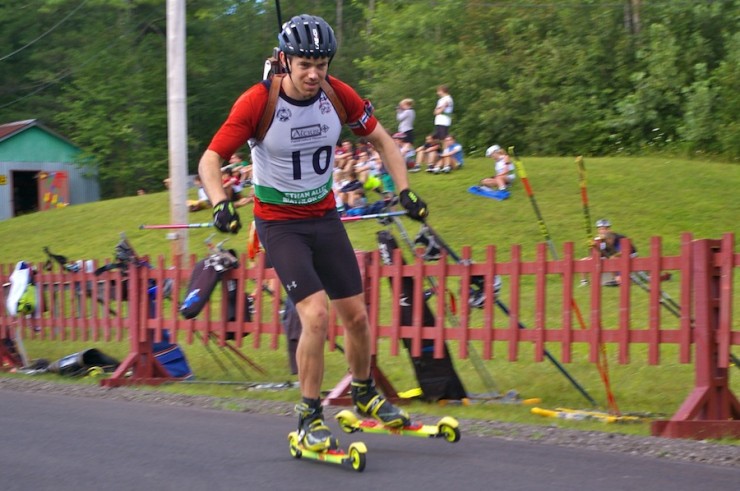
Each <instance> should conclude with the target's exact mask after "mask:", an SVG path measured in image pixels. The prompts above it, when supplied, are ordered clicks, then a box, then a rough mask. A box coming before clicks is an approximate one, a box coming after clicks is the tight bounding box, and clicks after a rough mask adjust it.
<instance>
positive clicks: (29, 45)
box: [0, 0, 88, 61]
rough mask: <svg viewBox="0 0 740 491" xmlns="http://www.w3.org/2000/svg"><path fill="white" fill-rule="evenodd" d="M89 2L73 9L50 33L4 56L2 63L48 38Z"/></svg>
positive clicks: (0, 59)
mask: <svg viewBox="0 0 740 491" xmlns="http://www.w3.org/2000/svg"><path fill="white" fill-rule="evenodd" d="M87 1H88V0H82V3H81V4H79V5H78V6H77V7H75V8H74V9H72V11H71V12H70V13H68V14H67V15H66V16H65V17H64V18H63V19H62V20H60V21H59V22H57V23H56V24H54V26H52V27H51V29H49V30H48V31H46V32H45V33H43V34H42V35H40V36H39V37H37V38H36V39H34V40H33V41H31V42H30V43H28V44H26V45H25V46H21V47H20V48H18V49H17V50H15V51H13V52H12V53H9V54H7V55H5V56H3V57H2V58H0V61H5V60H7V59H8V58H10V57H11V56H13V55H15V54H18V53H20V52H21V51H23V50H24V49H26V48H29V47H31V46H32V45H33V44H35V43H36V42H37V41H40V40H41V39H43V38H45V37H46V36H48V35H49V34H51V33H52V32H53V31H54V30H56V28H57V27H59V26H61V25H62V24H64V23H65V22H66V21H67V19H69V18H70V17H72V16H73V15H74V14H75V13H76V12H77V11H78V10H80V9H81V8H82V7H83V6H84V5H85V4H86V3H87Z"/></svg>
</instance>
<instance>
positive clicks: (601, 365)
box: [509, 147, 620, 414]
mask: <svg viewBox="0 0 740 491" xmlns="http://www.w3.org/2000/svg"><path fill="white" fill-rule="evenodd" d="M509 155H511V158H512V159H513V160H514V166H515V167H516V171H517V175H518V176H519V178H520V180H521V181H522V184H523V185H524V190H525V191H526V193H527V196H528V197H529V201H530V203H531V204H532V209H533V210H534V214H535V216H536V218H537V223H538V225H539V227H540V232H541V233H542V236H543V237H544V239H545V242H546V243H547V246H548V248H549V249H550V253H551V254H552V257H553V259H555V260H556V261H557V260H558V252H557V249H556V248H555V243H554V242H553V240H552V237H551V236H550V231H549V229H548V228H547V224H546V223H545V219H544V218H543V216H542V212H541V211H540V207H539V206H538V205H537V199H536V198H535V197H534V191H533V190H532V185H531V184H530V182H529V177H527V171H526V170H525V168H524V163H522V161H521V160H519V158H518V157H517V156H516V153H515V152H514V147H509ZM570 305H571V308H572V309H573V312H574V313H575V314H576V319H577V320H578V323H579V325H580V326H581V329H585V328H586V323H585V322H584V320H583V315H582V314H581V309H580V308H579V307H578V304H577V303H576V300H575V298H573V297H571V299H570ZM596 369H597V370H598V372H599V375H600V376H601V380H602V382H603V384H604V390H605V392H606V399H607V402H608V404H609V407H610V408H611V409H612V410H613V411H615V412H616V413H617V414H619V413H620V411H619V407H618V406H617V401H616V399H615V398H614V393H613V392H612V389H611V381H610V379H609V365H608V359H607V355H606V346H605V345H604V343H602V342H599V355H598V358H597V360H596Z"/></svg>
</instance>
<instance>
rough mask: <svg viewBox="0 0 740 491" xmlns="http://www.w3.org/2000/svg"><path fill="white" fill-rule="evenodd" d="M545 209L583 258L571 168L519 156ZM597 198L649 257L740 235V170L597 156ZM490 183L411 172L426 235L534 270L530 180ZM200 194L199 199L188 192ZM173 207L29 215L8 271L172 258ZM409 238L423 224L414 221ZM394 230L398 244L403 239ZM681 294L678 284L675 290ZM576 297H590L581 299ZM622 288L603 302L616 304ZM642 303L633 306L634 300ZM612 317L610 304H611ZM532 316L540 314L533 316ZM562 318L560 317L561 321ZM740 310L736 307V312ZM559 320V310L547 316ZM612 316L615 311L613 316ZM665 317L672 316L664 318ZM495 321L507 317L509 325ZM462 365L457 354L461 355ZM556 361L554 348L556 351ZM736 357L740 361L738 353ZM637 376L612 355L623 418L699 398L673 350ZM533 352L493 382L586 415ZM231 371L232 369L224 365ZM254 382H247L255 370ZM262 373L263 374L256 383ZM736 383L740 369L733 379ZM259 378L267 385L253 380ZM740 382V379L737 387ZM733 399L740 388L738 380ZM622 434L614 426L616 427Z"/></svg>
mask: <svg viewBox="0 0 740 491" xmlns="http://www.w3.org/2000/svg"><path fill="white" fill-rule="evenodd" d="M522 160H523V162H524V164H525V166H526V169H527V174H528V176H529V179H530V182H531V184H532V186H533V189H534V193H535V197H536V199H537V202H538V204H539V207H540V209H541V211H542V214H543V216H544V219H545V221H546V223H547V226H548V228H549V230H550V233H551V235H552V238H553V241H554V242H555V244H556V247H557V248H558V250H559V251H562V244H563V243H564V242H567V241H573V242H575V243H576V250H577V251H578V252H579V253H581V252H583V253H584V254H585V247H584V246H583V242H584V239H585V238H586V236H585V230H584V217H583V211H582V203H581V197H580V188H579V182H578V172H577V168H576V165H575V163H574V158H539V157H532V158H529V157H527V156H522ZM585 164H586V168H587V177H588V180H587V183H588V196H589V201H590V208H591V215H592V221H595V220H596V219H597V218H601V217H607V218H609V219H610V220H611V221H612V223H613V224H614V227H613V228H614V230H615V231H618V232H621V233H624V234H627V235H629V236H630V237H631V238H632V239H633V240H634V241H635V244H636V246H637V247H638V249H639V250H640V253H641V255H648V252H649V251H648V247H649V241H650V237H652V236H661V237H662V240H663V246H664V252H665V253H668V254H676V253H678V251H679V246H680V234H681V233H682V232H691V233H693V234H694V236H695V237H696V238H720V237H721V236H722V234H723V233H726V232H733V233H735V234H736V235H737V234H738V232H739V231H740V222H739V221H738V217H740V200H739V199H737V196H736V195H737V190H738V189H740V166H737V165H732V164H724V163H716V162H706V161H690V160H682V159H676V158H668V157H658V156H656V157H650V158H632V157H613V158H593V159H589V158H587V159H586V160H585ZM492 171H493V162H492V161H490V160H488V159H483V158H477V159H475V158H471V159H467V160H466V163H465V166H464V168H463V169H461V170H460V171H456V172H454V173H452V174H449V175H432V174H427V173H425V172H421V173H417V174H411V175H410V179H411V185H412V188H413V189H414V190H415V191H416V192H417V193H418V194H419V195H420V196H422V197H423V198H424V199H425V200H426V201H427V203H428V204H429V208H430V210H431V215H430V218H429V222H430V224H432V225H433V226H434V227H435V229H436V230H437V231H438V232H439V233H440V234H441V235H442V236H443V237H444V238H445V239H446V241H447V242H448V243H450V245H452V246H453V247H454V248H456V249H458V250H459V249H461V248H462V247H463V246H465V245H470V246H472V247H473V253H474V257H476V258H480V259H483V255H484V247H485V246H487V245H489V244H494V245H496V246H497V254H498V257H499V260H501V261H505V260H507V259H508V258H509V251H510V248H511V246H512V245H514V244H521V246H522V250H523V256H524V258H525V260H527V259H532V258H534V254H535V246H536V244H537V243H539V242H542V240H543V239H542V236H541V233H540V230H539V227H538V224H537V220H536V218H535V215H534V213H533V210H532V206H531V204H530V202H529V199H528V197H527V195H526V194H525V192H524V189H523V187H522V184H521V182H519V181H517V182H515V184H514V186H513V190H512V195H511V198H510V199H508V200H506V201H503V202H498V201H494V200H490V199H486V198H481V197H478V196H474V195H472V194H470V193H468V192H467V188H468V187H469V186H471V185H474V184H477V182H478V180H479V179H480V178H482V177H484V176H486V175H490V174H491V173H492ZM191 192H192V191H191ZM168 208H169V195H168V193H167V192H165V191H162V192H159V193H152V194H148V195H144V196H134V197H129V198H123V199H117V200H108V201H101V202H98V203H90V204H85V205H77V206H71V207H68V208H64V209H58V210H53V211H49V212H43V213H36V214H31V215H26V216H22V217H18V218H14V219H11V220H6V221H3V222H0V238H1V240H0V264H4V265H6V267H8V266H7V265H12V264H13V263H15V262H16V261H18V260H27V261H33V262H38V261H43V260H45V257H44V254H43V252H42V247H43V246H49V247H51V249H52V251H54V252H56V253H58V254H63V255H65V256H67V257H68V258H69V259H87V258H94V259H99V260H104V259H106V258H111V257H112V254H113V248H114V246H115V244H116V242H117V241H118V237H119V234H120V233H121V232H125V233H126V234H127V236H128V237H129V239H130V241H131V242H132V244H133V245H134V247H135V248H136V249H137V251H138V252H139V253H140V254H148V255H150V256H151V257H157V256H159V255H164V256H168V255H169V254H170V249H171V248H170V244H169V242H168V241H167V239H166V238H165V234H166V232H165V231H162V230H139V228H138V227H139V225H140V224H142V223H148V224H155V223H167V222H168V221H169V209H168ZM240 213H241V215H242V220H243V221H244V222H248V221H249V220H251V209H250V208H246V209H244V208H243V209H240ZM189 218H190V221H191V222H204V221H209V220H210V212H208V211H201V212H197V213H191V214H190V216H189ZM404 223H405V225H406V227H407V229H408V231H409V233H410V234H411V235H412V237H413V235H415V234H416V232H417V231H418V225H416V224H415V223H414V222H412V221H410V220H408V219H404ZM347 229H348V231H349V234H350V236H351V238H352V240H353V243H354V245H355V248H356V249H360V250H371V249H374V248H375V247H376V244H375V233H376V231H378V230H379V229H380V226H379V225H378V224H377V223H376V222H375V221H362V222H352V223H348V224H347ZM394 232H396V231H395V230H394ZM210 233H212V229H194V230H191V231H189V251H190V252H191V253H196V254H198V255H202V254H204V253H205V251H206V250H205V247H204V246H203V240H204V239H205V238H206V237H207V236H208V235H209V234H210ZM246 235H247V234H246V232H245V231H242V232H241V233H240V234H238V235H237V236H230V238H229V242H228V243H227V245H228V246H229V247H232V248H235V249H237V250H238V251H244V250H245V246H246ZM674 283H675V282H674ZM578 293H579V295H580V294H582V293H583V292H578ZM615 293H616V292H614V291H613V290H609V291H607V292H605V295H610V296H614V295H612V294H615ZM636 295H637V294H636ZM606 305H610V303H609V301H605V306H606ZM525 309H526V310H527V311H528V312H527V314H526V315H527V316H530V315H531V314H532V313H531V312H529V311H530V310H531V308H529V307H527V306H525ZM554 310H555V309H554V308H553V309H551V311H554ZM738 311H740V310H738V309H736V310H735V312H738ZM549 314H550V315H552V312H549ZM605 315H616V313H614V312H613V313H611V314H610V313H605ZM664 315H665V316H666V317H668V314H664ZM498 317H499V318H501V317H502V316H501V315H500V314H499V315H498ZM245 346H246V348H245V350H246V352H247V353H248V355H249V356H250V357H253V358H254V359H255V360H256V361H258V362H259V363H262V364H264V365H265V366H266V367H267V368H268V369H269V371H270V377H271V378H272V379H273V380H278V381H279V380H286V379H289V378H291V377H290V376H289V375H287V368H286V364H287V362H286V359H285V354H284V348H281V349H280V350H279V351H271V350H269V348H267V346H268V344H263V348H261V349H260V350H254V349H252V347H251V340H250V338H247V341H246V344H245ZM27 347H28V349H29V351H30V355H31V356H32V357H45V358H49V359H57V358H58V357H60V356H63V355H65V354H69V353H74V352H75V351H76V350H79V349H83V348H86V347H90V343H71V342H64V343H60V342H53V341H45V342H40V341H34V340H30V341H29V342H28V343H27ZM97 347H99V348H101V349H103V350H104V351H106V352H110V353H111V354H112V355H114V356H119V357H123V356H124V355H125V354H126V352H127V349H128V345H127V344H126V343H110V344H107V345H101V344H97ZM185 348H186V351H187V354H188V359H189V361H190V362H191V365H192V366H193V368H194V371H195V373H196V374H197V375H198V378H199V379H200V380H202V381H207V380H224V379H226V380H243V379H244V377H243V375H240V373H239V372H237V371H235V370H233V369H232V370H229V371H228V373H227V371H226V370H224V369H223V368H219V367H218V366H217V364H215V363H214V360H213V357H214V355H215V356H223V355H222V354H221V353H220V352H219V350H216V351H215V353H214V352H208V351H206V350H204V349H203V347H202V346H201V345H200V344H199V343H196V344H195V345H189V346H186V347H185ZM452 349H453V353H456V350H457V347H456V346H454V345H453V346H452ZM548 349H550V351H551V352H552V353H553V354H555V355H556V356H558V355H559V353H560V347H559V346H558V345H553V346H548ZM735 351H736V352H737V350H735ZM574 353H575V354H574V362H573V363H570V364H568V365H566V368H567V369H568V370H569V371H570V372H571V373H572V374H573V375H574V376H575V378H576V379H577V380H578V381H579V382H580V383H581V384H582V385H583V386H584V387H586V388H587V389H588V391H589V392H590V393H591V394H592V395H593V396H594V398H596V399H597V400H598V401H605V394H604V389H603V386H602V384H601V381H600V378H599V374H598V372H597V371H596V369H595V367H594V365H593V364H591V363H589V362H588V360H587V352H586V350H585V349H584V350H581V349H576V350H575V352H574ZM631 354H632V359H631V360H630V363H629V364H628V365H619V364H617V361H616V354H615V350H614V349H613V348H612V349H610V366H611V370H610V373H611V377H612V386H613V389H614V392H615V395H616V397H617V401H618V402H619V403H620V407H621V408H622V410H623V411H637V412H649V413H661V414H664V415H667V416H670V415H671V414H672V413H673V412H675V411H676V410H677V409H678V407H679V405H680V404H681V402H682V401H683V400H684V399H685V398H686V396H687V395H688V394H689V392H690V391H691V388H692V387H693V367H692V366H691V365H681V364H679V363H678V362H677V360H678V358H677V355H676V350H675V349H674V348H673V347H666V348H665V349H664V350H663V353H662V354H663V357H662V362H661V364H660V365H659V366H649V365H648V364H647V361H646V356H645V353H644V349H643V348H642V347H640V346H636V347H634V349H633V350H632V353H631ZM455 359H456V367H457V370H458V372H459V374H460V376H461V378H462V379H463V381H464V382H465V384H466V387H467V389H468V390H469V391H470V392H474V393H475V392H484V391H485V390H486V387H485V385H484V384H483V382H482V381H481V378H480V377H479V376H478V374H477V372H476V370H475V368H474V366H473V365H472V363H470V361H469V360H457V357H456V356H455ZM532 359H533V357H532V354H531V349H530V347H528V346H523V347H522V354H521V356H520V358H519V360H518V361H516V362H509V361H507V352H506V349H505V346H504V345H501V344H499V345H497V347H496V358H495V359H494V360H492V361H489V362H485V364H484V366H485V367H486V369H487V370H489V371H490V373H491V374H492V375H493V377H494V379H495V380H496V382H497V384H498V385H499V386H500V387H501V389H503V390H506V389H510V388H513V389H516V390H518V391H519V392H520V393H521V394H522V396H523V397H541V398H542V399H543V402H542V405H543V406H544V407H557V406H566V407H588V404H587V403H586V401H585V399H584V398H583V397H582V396H581V395H580V394H578V393H577V392H576V391H575V390H574V389H573V388H572V387H571V386H570V385H569V384H568V382H567V381H566V380H565V378H564V377H562V376H561V375H560V374H559V373H557V371H556V370H555V369H554V368H553V367H552V365H550V364H549V363H547V362H544V363H534V362H533V361H532ZM222 360H223V358H222ZM381 368H382V369H383V370H384V371H385V372H386V374H387V375H388V376H389V378H390V379H391V380H392V381H393V382H394V384H396V387H397V388H398V389H399V390H403V389H407V388H410V387H413V386H415V381H414V377H413V372H412V370H411V366H410V364H409V363H408V358H407V357H406V355H405V354H404V353H402V354H401V356H399V357H390V356H386V355H383V356H382V357H381ZM345 370H346V364H345V362H344V360H343V358H342V356H341V355H340V354H338V353H328V354H327V373H326V377H325V388H326V389H331V388H332V386H333V384H334V383H336V382H338V381H339V380H340V379H341V377H342V375H343V374H344V373H345ZM247 371H249V370H248V369H247ZM252 373H253V372H252ZM733 375H735V371H733ZM255 377H256V378H257V379H259V378H260V377H259V376H257V375H255ZM735 379H737V377H735ZM732 386H733V388H734V390H735V392H736V393H737V392H738V391H739V390H740V384H739V383H738V382H737V381H736V380H733V382H732ZM166 390H177V391H183V390H185V391H190V392H194V393H195V392H197V393H200V392H205V393H210V394H217V395H229V396H237V397H243V396H244V394H245V393H244V392H243V391H239V390H238V389H234V388H233V387H232V386H215V387H214V386H204V385H197V386H187V388H184V387H182V386H176V387H171V388H169V389H166ZM252 394H253V396H255V397H272V398H283V399H287V400H294V399H295V398H296V397H297V392H296V391H287V392H280V393H268V394H265V395H262V394H261V393H252ZM412 410H414V411H425V412H432V413H435V412H436V413H440V414H441V413H442V412H450V411H451V409H449V408H445V409H441V408H437V407H430V406H425V405H421V404H416V405H415V406H413V408H412ZM454 411H455V415H458V416H461V417H481V418H497V419H504V420H512V421H524V422H528V423H543V424H551V423H552V422H553V421H554V420H550V419H544V418H541V417H540V416H533V415H531V414H530V413H529V410H528V408H527V407H526V406H518V405H511V406H505V405H474V406H471V407H465V408H463V407H456V408H455V409H454ZM558 424H561V425H570V426H576V427H579V428H588V429H594V428H605V427H604V426H601V425H600V424H596V423H587V422H578V423H572V422H563V421H558ZM610 429H613V428H610ZM618 431H628V432H634V433H643V434H645V433H647V432H648V431H649V429H648V426H647V425H645V424H643V425H634V426H620V427H619V428H618Z"/></svg>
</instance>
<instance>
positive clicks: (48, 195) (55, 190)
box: [38, 170, 69, 211]
mask: <svg viewBox="0 0 740 491" xmlns="http://www.w3.org/2000/svg"><path fill="white" fill-rule="evenodd" d="M38 180H39V185H38V189H39V209H40V210H42V211H43V210H50V209H54V208H59V207H62V206H67V205H68V204H69V176H68V175H67V173H66V172H65V171H60V170H55V171H51V172H39V174H38Z"/></svg>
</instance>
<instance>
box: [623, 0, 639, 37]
mask: <svg viewBox="0 0 740 491" xmlns="http://www.w3.org/2000/svg"><path fill="white" fill-rule="evenodd" d="M641 4H642V0H627V3H626V4H625V6H624V27H625V29H627V30H628V31H629V33H630V34H632V35H636V34H640V7H641Z"/></svg>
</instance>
